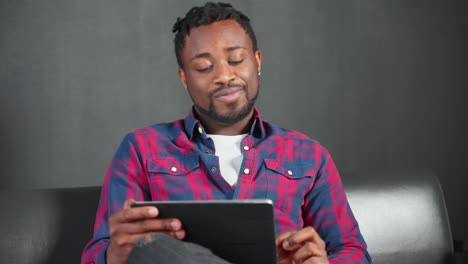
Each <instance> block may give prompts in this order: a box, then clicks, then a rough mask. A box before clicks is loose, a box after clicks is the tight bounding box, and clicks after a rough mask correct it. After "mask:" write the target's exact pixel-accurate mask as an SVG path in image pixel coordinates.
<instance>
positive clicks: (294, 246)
mask: <svg viewBox="0 0 468 264" xmlns="http://www.w3.org/2000/svg"><path fill="white" fill-rule="evenodd" d="M276 248H277V250H278V259H279V263H280V264H300V263H301V264H327V263H328V258H327V252H326V250H325V242H323V240H322V239H321V238H320V236H319V235H318V233H317V232H316V231H315V229H314V228H312V227H310V226H308V227H305V228H303V229H301V230H298V231H288V232H285V233H283V234H281V235H278V236H276Z"/></svg>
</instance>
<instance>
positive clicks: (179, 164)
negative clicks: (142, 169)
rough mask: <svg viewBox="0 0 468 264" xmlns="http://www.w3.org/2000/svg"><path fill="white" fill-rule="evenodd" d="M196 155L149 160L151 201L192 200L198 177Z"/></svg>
mask: <svg viewBox="0 0 468 264" xmlns="http://www.w3.org/2000/svg"><path fill="white" fill-rule="evenodd" d="M199 168H200V158H199V155H197V154H192V155H180V156H171V157H158V158H152V159H149V160H148V162H147V170H148V176H149V181H150V185H151V195H152V198H153V200H193V199H194V198H195V197H196V192H197V188H196V186H198V185H199V184H198V181H199V176H200V169H199Z"/></svg>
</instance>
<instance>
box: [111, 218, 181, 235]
mask: <svg viewBox="0 0 468 264" xmlns="http://www.w3.org/2000/svg"><path fill="white" fill-rule="evenodd" d="M181 229H182V223H181V222H180V220H178V219H175V218H167V219H158V218H155V219H145V220H141V221H133V222H127V223H122V224H121V225H120V226H119V230H118V231H117V232H120V233H125V234H138V233H148V232H170V231H179V230H181Z"/></svg>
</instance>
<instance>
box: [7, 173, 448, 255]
mask: <svg viewBox="0 0 468 264" xmlns="http://www.w3.org/2000/svg"><path fill="white" fill-rule="evenodd" d="M343 178H344V186H345V191H346V193H347V196H348V199H349V202H350V204H351V207H352V209H353V211H354V213H355V216H356V218H357V219H358V221H359V223H360V227H361V231H362V233H363V235H364V238H365V239H366V241H367V243H368V246H369V252H370V254H371V256H372V258H373V261H374V263H377V264H388V263H392V264H393V263H398V264H403V263H410V264H412V263H414V264H416V263H417V264H420V263H425V264H432V263H434V264H435V263H449V262H448V261H449V258H450V257H451V256H452V255H453V249H452V237H451V233H450V228H449V222H448V218H447V212H446V208H445V202H444V199H443V195H442V191H441V188H440V184H439V182H438V180H437V178H436V177H435V176H434V175H433V174H431V173H427V172H424V173H421V172H419V173H418V172H411V173H368V174H356V175H351V174H346V175H345V176H343ZM99 192H100V187H83V188H67V189H51V190H21V191H18V190H9V191H5V190H3V191H0V206H1V207H0V208H2V212H3V213H2V225H0V234H2V236H1V238H0V263H18V264H21V263H47V264H49V263H52V264H53V263H79V260H80V256H81V252H82V250H83V247H84V246H85V244H86V242H87V241H88V240H89V239H90V238H91V234H92V229H93V223H94V217H95V214H96V208H97V204H98V200H99Z"/></svg>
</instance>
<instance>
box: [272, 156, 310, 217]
mask: <svg viewBox="0 0 468 264" xmlns="http://www.w3.org/2000/svg"><path fill="white" fill-rule="evenodd" d="M264 163H265V167H266V174H267V182H268V188H267V199H271V200H272V201H273V203H274V205H275V209H277V210H279V212H278V213H280V214H284V215H285V216H287V217H290V218H291V221H294V222H295V223H302V211H301V207H302V205H303V204H304V198H305V196H306V194H307V192H308V191H309V190H310V189H311V188H312V186H313V183H314V179H315V174H316V170H315V168H314V166H313V165H312V164H308V163H303V162H286V161H281V160H273V159H264Z"/></svg>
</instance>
